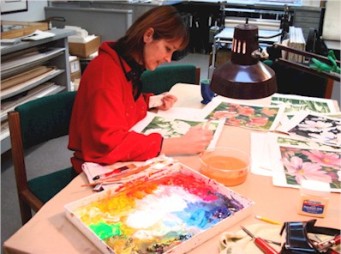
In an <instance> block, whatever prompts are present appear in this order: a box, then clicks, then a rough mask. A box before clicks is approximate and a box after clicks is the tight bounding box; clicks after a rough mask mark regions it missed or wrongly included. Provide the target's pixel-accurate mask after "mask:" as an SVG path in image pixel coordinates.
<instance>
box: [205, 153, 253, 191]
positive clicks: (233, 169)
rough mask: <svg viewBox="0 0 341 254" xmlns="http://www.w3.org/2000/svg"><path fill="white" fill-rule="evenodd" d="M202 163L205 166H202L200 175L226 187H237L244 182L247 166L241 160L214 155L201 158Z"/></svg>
mask: <svg viewBox="0 0 341 254" xmlns="http://www.w3.org/2000/svg"><path fill="white" fill-rule="evenodd" d="M203 161H204V163H205V164H206V165H203V166H202V168H201V171H202V173H203V174H204V175H206V176H207V177H209V178H213V179H215V180H217V181H218V182H220V183H222V184H224V185H226V186H234V185H238V184H241V183H243V182H244V181H245V180H246V176H247V172H248V166H247V163H246V162H245V161H243V160H241V159H238V158H236V157H229V156H219V155H215V156H209V157H207V158H203Z"/></svg>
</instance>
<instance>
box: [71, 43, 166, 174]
mask: <svg viewBox="0 0 341 254" xmlns="http://www.w3.org/2000/svg"><path fill="white" fill-rule="evenodd" d="M122 62H123V64H124V66H125V67H124V68H125V69H126V71H127V72H129V71H130V67H129V66H128V65H127V64H126V62H125V61H124V60H123V59H122ZM132 90H133V88H132V84H131V82H129V81H127V79H126V77H125V74H124V71H123V69H122V68H121V65H120V61H119V58H118V55H117V53H116V51H115V50H113V49H112V48H111V47H110V46H109V43H108V42H104V43H103V44H102V45H101V47H100V48H99V55H98V56H97V57H96V58H95V59H93V60H92V61H91V62H90V63H89V64H88V66H87V68H86V70H85V72H84V74H83V75H82V79H81V82H80V86H79V89H78V92H77V95H76V99H75V103H74V106H73V111H72V117H71V122H70V129H69V145H68V148H69V149H70V150H73V151H74V155H73V157H72V158H71V162H72V165H73V167H74V168H75V170H76V171H77V172H78V173H80V172H82V168H81V165H82V163H83V162H85V161H87V162H95V163H100V164H104V165H106V164H113V163H115V162H118V161H144V160H147V159H150V158H153V157H156V156H158V154H159V152H160V149H161V145H162V136H161V135H160V134H157V133H153V134H150V135H144V134H140V133H136V132H134V131H130V128H131V127H132V126H133V125H134V124H136V123H137V122H138V121H140V120H141V119H143V118H144V117H145V116H146V113H147V109H148V101H149V96H150V94H143V95H141V96H140V97H139V98H138V99H137V100H136V101H134V97H133V91H132Z"/></svg>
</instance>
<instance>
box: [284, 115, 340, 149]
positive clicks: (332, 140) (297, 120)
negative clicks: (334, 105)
mask: <svg viewBox="0 0 341 254" xmlns="http://www.w3.org/2000/svg"><path fill="white" fill-rule="evenodd" d="M281 131H284V132H287V133H288V134H289V135H291V136H295V137H299V138H303V139H310V140H313V141H315V142H319V143H323V144H326V145H329V146H337V147H341V120H339V119H335V118H329V117H326V116H323V115H313V114H297V115H295V116H294V117H293V118H292V119H291V120H290V121H289V122H288V123H287V124H286V125H283V126H282V127H281Z"/></svg>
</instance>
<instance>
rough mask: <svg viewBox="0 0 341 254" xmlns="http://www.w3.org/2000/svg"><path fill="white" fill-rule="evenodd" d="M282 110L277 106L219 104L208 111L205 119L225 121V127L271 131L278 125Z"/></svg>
mask: <svg viewBox="0 0 341 254" xmlns="http://www.w3.org/2000/svg"><path fill="white" fill-rule="evenodd" d="M281 112H282V110H281V108H280V107H278V106H257V105H243V104H235V103H229V102H220V103H219V104H218V105H215V107H214V108H212V109H211V110H210V113H209V114H208V115H207V117H206V118H207V119H213V120H217V119H221V118H224V119H225V124H226V125H232V126H238V127H245V128H251V129H256V130H260V131H268V130H273V129H275V127H276V126H277V124H278V119H279V115H280V114H281Z"/></svg>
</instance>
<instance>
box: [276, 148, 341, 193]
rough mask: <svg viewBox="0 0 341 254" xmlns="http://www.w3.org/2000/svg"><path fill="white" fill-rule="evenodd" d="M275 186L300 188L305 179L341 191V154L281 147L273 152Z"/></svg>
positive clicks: (329, 151)
mask: <svg viewBox="0 0 341 254" xmlns="http://www.w3.org/2000/svg"><path fill="white" fill-rule="evenodd" d="M273 152H274V153H273V157H272V158H273V159H274V168H275V172H273V183H274V185H278V186H284V187H299V186H300V183H301V181H302V180H303V179H307V180H316V181H322V182H327V183H328V184H329V185H330V188H331V191H334V192H340V191H341V152H340V150H335V149H334V150H324V149H311V148H298V147H291V146H281V145H280V146H279V149H277V151H273Z"/></svg>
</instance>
